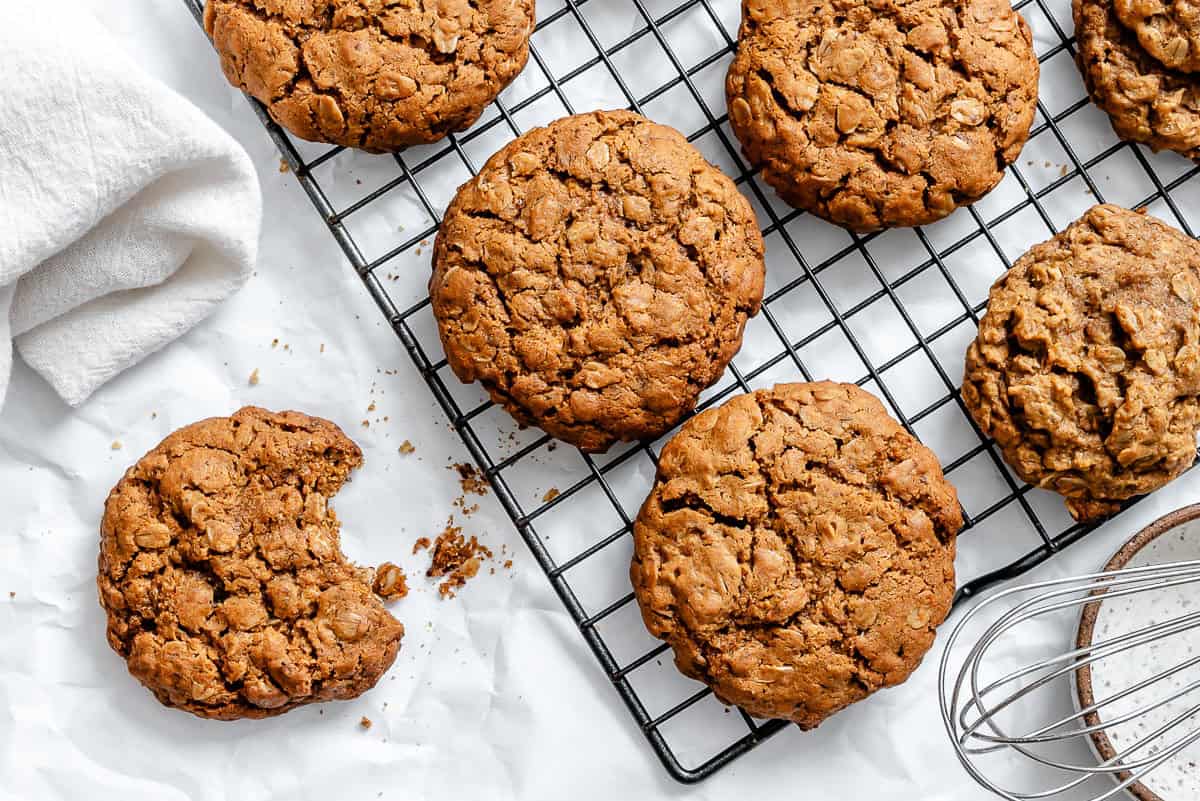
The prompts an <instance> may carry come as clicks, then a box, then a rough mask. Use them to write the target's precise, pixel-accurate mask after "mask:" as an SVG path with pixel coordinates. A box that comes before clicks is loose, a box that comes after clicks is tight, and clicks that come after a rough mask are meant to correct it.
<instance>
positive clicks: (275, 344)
mask: <svg viewBox="0 0 1200 801" xmlns="http://www.w3.org/2000/svg"><path fill="white" fill-rule="evenodd" d="M271 347H272V348H277V347H279V337H275V338H274V339H272V340H271Z"/></svg>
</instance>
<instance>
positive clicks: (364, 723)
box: [358, 715, 375, 731]
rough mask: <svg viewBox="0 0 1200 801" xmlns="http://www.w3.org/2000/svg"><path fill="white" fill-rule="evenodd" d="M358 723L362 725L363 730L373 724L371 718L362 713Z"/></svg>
mask: <svg viewBox="0 0 1200 801" xmlns="http://www.w3.org/2000/svg"><path fill="white" fill-rule="evenodd" d="M358 725H359V726H362V727H363V731H366V730H367V729H369V728H371V727H372V726H373V725H375V724H373V723H372V722H371V719H370V718H369V717H367V716H366V715H363V716H362V718H361V719H360V720H359V721H358Z"/></svg>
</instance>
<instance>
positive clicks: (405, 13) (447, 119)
mask: <svg viewBox="0 0 1200 801" xmlns="http://www.w3.org/2000/svg"><path fill="white" fill-rule="evenodd" d="M533 6H534V0H427V1H426V2H422V3H415V4H413V3H401V4H397V3H390V2H383V1H382V0H208V5H207V6H206V7H205V10H204V28H205V30H206V31H208V35H209V36H210V37H212V41H213V45H214V46H215V47H216V49H217V53H218V54H219V55H220V57H221V69H222V70H223V71H224V72H225V77H226V78H228V79H229V82H230V83H231V84H233V85H234V86H236V87H238V88H239V89H242V90H243V91H245V92H248V93H249V94H250V95H252V96H253V97H255V98H256V99H258V100H259V101H260V102H262V103H263V104H264V105H265V106H266V107H267V110H268V111H269V112H270V113H271V117H272V118H274V119H275V121H276V122H278V123H279V124H280V125H282V126H283V127H284V128H287V129H288V130H289V131H291V132H292V133H294V134H296V135H297V136H299V137H301V138H302V139H309V140H312V141H314V142H329V143H332V144H337V145H345V146H346V147H357V148H361V149H363V150H367V151H370V152H384V151H389V150H397V149H399V148H401V147H404V146H405V145H415V144H421V143H425V142H433V141H436V140H438V139H441V138H442V137H444V136H445V135H446V134H448V133H452V132H454V131H461V130H463V129H464V128H467V127H469V126H470V125H471V124H472V123H474V122H475V120H477V119H478V118H479V115H480V114H481V113H482V112H483V109H484V107H485V106H486V105H487V104H488V103H490V102H492V100H493V99H495V97H496V95H498V94H500V91H501V90H502V89H504V87H505V86H507V85H508V84H509V82H510V81H512V79H513V78H515V77H516V76H517V73H519V72H520V71H521V68H522V67H524V66H525V60H526V58H527V57H528V55H529V35H530V33H531V32H532V31H533V14H534V8H533Z"/></svg>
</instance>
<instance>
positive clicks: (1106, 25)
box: [1074, 0, 1200, 159]
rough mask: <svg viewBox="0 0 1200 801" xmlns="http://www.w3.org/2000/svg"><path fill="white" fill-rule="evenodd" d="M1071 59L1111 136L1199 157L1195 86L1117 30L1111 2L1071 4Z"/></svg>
mask: <svg viewBox="0 0 1200 801" xmlns="http://www.w3.org/2000/svg"><path fill="white" fill-rule="evenodd" d="M1074 9H1075V36H1076V39H1077V40H1078V43H1079V52H1078V54H1077V60H1078V62H1079V69H1080V71H1081V72H1082V73H1083V80H1084V83H1085V84H1086V85H1087V89H1088V94H1089V95H1090V96H1091V98H1092V102H1093V103H1095V104H1096V105H1097V106H1099V107H1100V108H1101V109H1102V110H1103V111H1104V112H1105V113H1106V114H1108V118H1109V120H1111V121H1112V126H1113V130H1114V131H1116V133H1117V136H1119V137H1121V138H1122V139H1124V140H1126V141H1128V142H1141V143H1143V144H1146V145H1149V146H1150V147H1151V148H1153V149H1154V150H1174V151H1175V152H1176V153H1180V154H1182V155H1184V156H1187V157H1188V158H1190V159H1197V158H1200V81H1197V80H1196V76H1194V75H1190V74H1187V73H1182V72H1177V71H1175V70H1172V69H1170V68H1168V67H1165V66H1163V65H1162V64H1160V63H1159V62H1158V61H1156V60H1155V59H1154V58H1153V57H1152V56H1150V55H1149V54H1148V53H1146V51H1144V50H1143V49H1142V47H1141V45H1140V44H1139V43H1138V39H1137V36H1136V35H1135V34H1134V33H1133V32H1132V31H1129V30H1128V29H1126V28H1125V27H1124V26H1122V25H1121V23H1120V21H1119V20H1118V19H1117V15H1116V12H1115V10H1114V8H1113V0H1075V2H1074Z"/></svg>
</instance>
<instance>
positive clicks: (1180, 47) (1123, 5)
mask: <svg viewBox="0 0 1200 801" xmlns="http://www.w3.org/2000/svg"><path fill="white" fill-rule="evenodd" d="M1113 8H1114V10H1115V11H1116V14H1117V18H1118V19H1119V20H1120V21H1121V24H1122V25H1124V26H1125V27H1126V28H1128V29H1129V30H1131V31H1133V33H1134V34H1135V35H1136V36H1137V39H1138V42H1139V43H1140V44H1141V46H1142V49H1143V50H1145V51H1146V52H1147V53H1149V54H1150V55H1152V56H1154V57H1155V58H1156V59H1158V60H1159V61H1160V62H1161V63H1162V64H1163V65H1164V66H1166V67H1170V68H1171V69H1173V70H1182V71H1184V72H1200V5H1198V4H1197V3H1196V2H1194V0H1114V3H1113Z"/></svg>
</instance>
